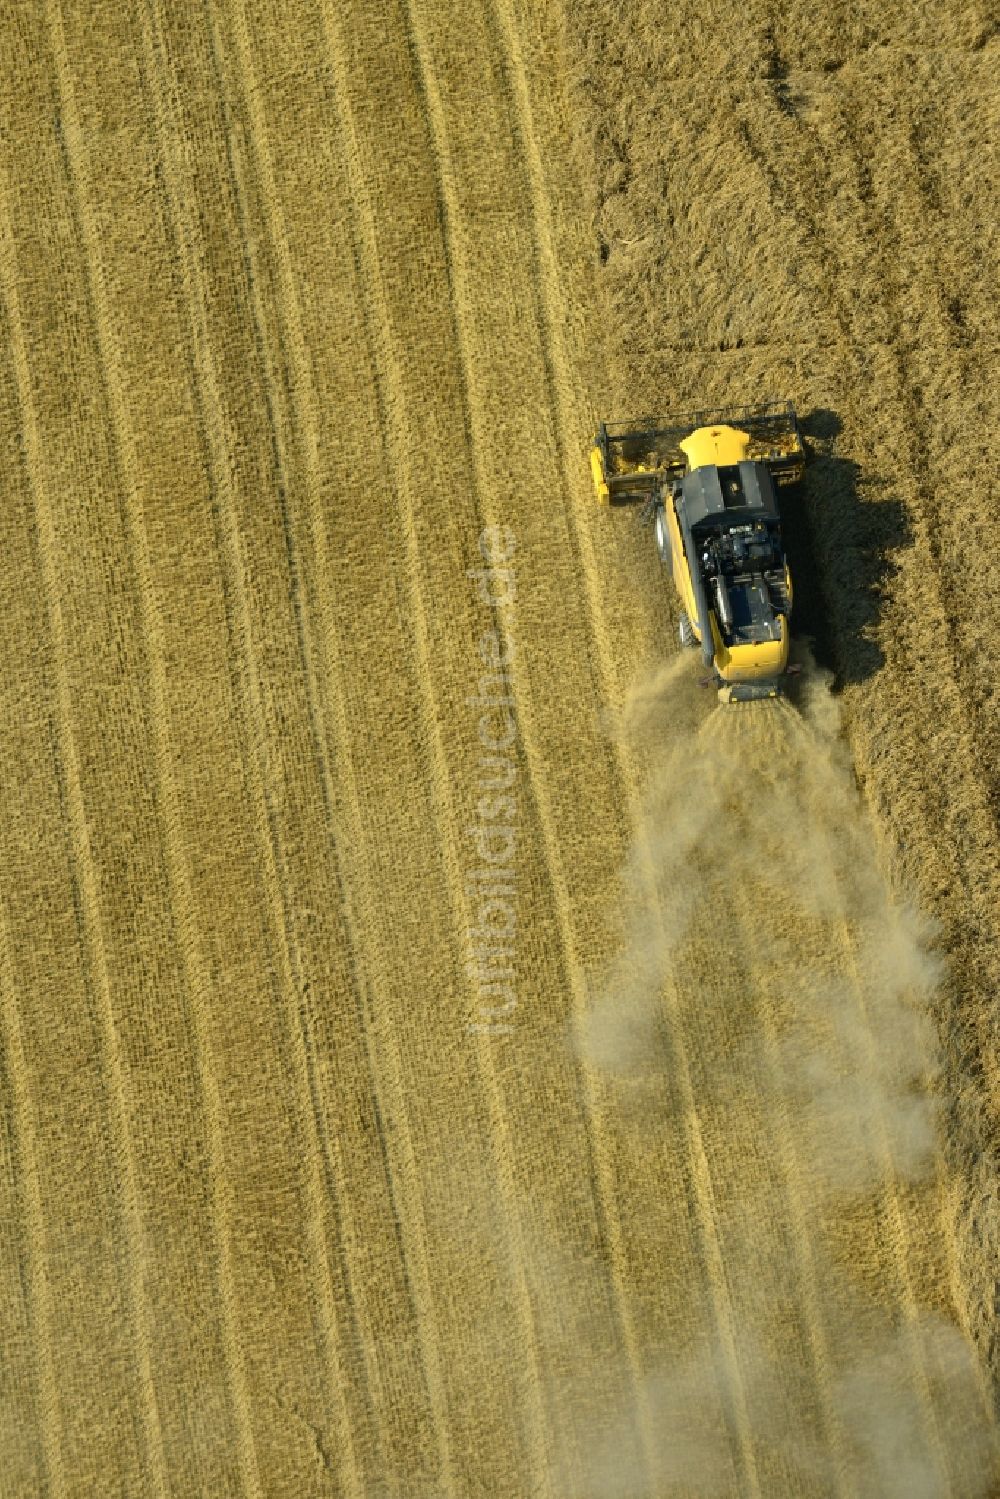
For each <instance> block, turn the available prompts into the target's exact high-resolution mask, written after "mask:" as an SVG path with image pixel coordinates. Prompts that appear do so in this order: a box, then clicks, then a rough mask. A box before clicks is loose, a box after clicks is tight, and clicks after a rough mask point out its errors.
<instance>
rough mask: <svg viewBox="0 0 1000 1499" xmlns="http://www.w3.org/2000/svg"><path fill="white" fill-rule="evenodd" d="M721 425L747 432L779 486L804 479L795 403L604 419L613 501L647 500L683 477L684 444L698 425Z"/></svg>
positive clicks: (601, 440) (603, 449)
mask: <svg viewBox="0 0 1000 1499" xmlns="http://www.w3.org/2000/svg"><path fill="white" fill-rule="evenodd" d="M716 426H727V427H736V428H738V429H739V430H740V431H742V432H746V433H747V435H748V437H749V438H750V446H749V451H748V454H747V456H748V457H749V458H750V459H752V460H754V461H756V462H758V463H764V464H766V465H767V467H768V469H769V470H770V472H771V476H772V478H773V479H774V481H775V483H776V484H793V483H794V482H795V480H796V479H800V478H801V477H802V471H803V467H804V465H805V449H804V447H803V445H802V434H801V432H800V430H799V424H798V421H797V419H796V416H795V408H794V407H793V405H792V403H791V401H770V402H765V403H763V404H761V405H758V406H728V407H709V408H708V409H707V410H705V411H690V412H687V413H678V414H676V415H674V416H669V417H662V418H661V417H654V416H641V417H636V418H634V419H633V420H631V421H627V422H602V423H601V425H600V427H599V428H598V430H597V436H596V438H595V445H596V447H597V449H598V450H599V452H600V457H601V467H602V469H603V471H604V482H605V483H606V484H607V486H608V496H607V497H608V499H609V500H610V502H611V503H612V504H613V505H623V504H628V503H631V502H632V501H635V500H643V499H647V498H648V497H649V496H650V495H651V494H655V493H656V492H657V491H658V490H659V489H660V488H661V487H662V486H663V484H665V483H666V482H668V481H669V480H670V479H675V478H680V477H681V476H682V475H683V473H684V471H685V468H686V460H685V457H684V454H683V453H682V452H681V448H680V444H681V442H682V441H683V440H684V438H685V437H688V436H690V434H691V433H692V432H693V431H695V429H696V428H698V427H716Z"/></svg>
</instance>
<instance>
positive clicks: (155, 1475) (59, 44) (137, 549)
mask: <svg viewBox="0 0 1000 1499" xmlns="http://www.w3.org/2000/svg"><path fill="white" fill-rule="evenodd" d="M46 21H47V25H48V29H49V34H50V38H51V45H52V53H53V58H54V61H55V67H56V78H57V87H58V94H59V99H60V104H61V113H62V118H63V137H62V138H63V146H64V153H65V165H66V173H67V179H68V182H69V185H70V193H71V198H72V201H73V205H74V212H75V215H76V219H77V227H78V230H79V235H80V240H81V243H82V245H83V248H84V252H85V261H86V267H87V280H88V288H89V296H90V310H91V316H92V320H93V329H94V337H95V340H96V347H97V350H98V354H99V359H100V367H101V383H102V387H103V390H104V395H105V401H106V405H107V410H108V416H109V419H110V423H111V430H112V435H113V441H114V451H115V453H116V455H117V467H118V475H119V482H120V484H121V486H122V495H123V499H124V505H125V512H126V520H127V529H128V534H129V537H130V543H131V552H132V563H133V567H134V569H135V574H136V582H137V586H138V596H139V604H140V615H141V620H142V625H141V628H142V637H143V642H144V646H145V654H146V669H147V673H148V679H149V689H150V698H151V723H150V732H151V737H152V740H153V749H154V764H155V773H156V784H157V787H158V789H159V793H160V797H161V798H162V800H161V801H160V802H159V809H160V816H161V818H162V821H161V835H162V837H163V844H164V853H165V856H166V860H167V869H168V878H169V885H170V890H171V906H172V910H173V915H174V919H175V921H176V922H177V926H178V936H179V951H180V954H181V956H182V960H183V966H184V971H185V976H186V983H187V991H188V995H189V1015H190V1019H191V1022H192V1027H193V1041H194V1047H195V1053H196V1058H195V1060H196V1068H197V1075H198V1080H199V1086H200V1090H201V1094H202V1102H203V1107H204V1110H205V1122H206V1127H207V1133H208V1142H209V1151H210V1155H211V1162H212V1165H211V1170H210V1176H211V1182H212V1213H213V1220H214V1225H215V1243H216V1255H217V1260H216V1264H217V1276H218V1281H217V1289H218V1293H219V1298H220V1304H221V1309H222V1322H223V1329H224V1338H225V1344H226V1368H227V1376H228V1379H229V1381H230V1393H231V1399H232V1408H233V1413H234V1417H235V1420H236V1424H237V1430H238V1457H239V1464H240V1470H241V1474H242V1477H243V1482H244V1487H245V1489H246V1492H247V1494H248V1495H249V1496H250V1499H260V1495H261V1485H260V1474H259V1471H258V1468H257V1458H256V1452H255V1447H254V1439H253V1427H252V1420H251V1416H250V1402H249V1394H248V1391H247V1385H246V1371H245V1368H244V1363H243V1352H242V1347H241V1343H240V1333H239V1317H238V1311H237V1307H236V1294H235V1287H234V1283H233V1277H232V1267H231V1260H230V1249H229V1242H228V1236H229V1231H230V1225H229V1219H230V1207H229V1204H228V1202H227V1196H228V1192H227V1184H226V1182H227V1179H226V1175H225V1170H224V1149H223V1139H222V1126H221V1114H222V1103H221V1099H220V1096H219V1090H218V1084H217V1080H216V1078H215V1074H214V1071H213V1060H212V1054H211V1041H210V1037H209V1034H208V1027H207V1016H206V1004H205V998H204V995H205V989H206V975H205V970H204V963H203V958H202V955H201V953H200V951H199V941H198V935H197V915H196V912H195V909H194V905H193V902H192V899H191V893H190V888H189V885H188V876H187V871H186V869H185V864H184V857H185V856H184V851H183V828H182V822H181V816H180V811H179V808H178V805H177V798H176V790H175V786H174V781H173V770H172V767H171V763H170V747H169V744H168V742H167V737H166V736H167V731H168V720H167V704H166V697H167V694H166V681H165V676H164V667H163V640H162V630H161V626H160V622H159V619H158V607H157V603H156V595H155V589H154V584H153V580H152V575H151V569H150V563H149V555H148V549H147V543H146V539H145V536H144V532H143V519H142V515H141V505H140V501H139V497H138V495H137V493H136V489H135V472H136V466H135V459H134V453H133V451H132V443H131V434H130V430H129V424H128V402H127V401H126V399H125V393H124V391H123V390H122V388H121V377H120V364H121V361H120V354H119V351H118V349H117V347H116V344H115V334H114V332H113V331H112V323H111V317H110V311H109V308H108V305H107V297H106V293H105V289H104V284H103V266H102V261H101V254H100V244H99V237H98V234H97V228H96V224H95V222H94V218H93V214H92V208H91V203H90V192H91V188H90V186H89V180H88V178H89V171H88V165H87V155H86V146H85V144H84V140H83V136H82V133H81V130H80V123H79V120H78V118H77V113H76V105H75V98H74V90H73V81H72V67H71V63H70V59H69V56H68V53H67V49H66V42H65V36H64V32H63V25H62V17H61V14H60V11H59V6H58V3H57V0H48V3H47V5H46ZM43 514H45V512H44V509H43V510H42V511H41V512H40V517H41V515H43ZM46 529H47V531H48V535H47V537H46V538H45V544H44V545H43V552H44V553H48V551H49V549H50V547H51V546H52V545H53V544H54V542H53V536H52V530H51V518H50V517H46ZM52 566H53V564H52V562H51V561H49V562H48V563H47V571H48V574H49V578H50V583H54V574H53V571H52ZM53 597H55V595H54V594H53ZM56 613H57V611H56ZM63 653H64V647H63V646H62V644H61V642H60V644H59V646H58V648H57V655H58V656H60V657H61V656H62V655H63ZM60 690H61V692H63V691H65V688H64V685H63V684H61V688H60ZM69 707H70V705H69V703H68V702H66V703H64V705H63V715H64V717H65V715H66V713H67V711H68V710H69ZM68 742H69V743H70V744H71V743H72V739H71V737H70V739H69V741H68ZM69 767H70V775H69V781H70V788H71V800H72V804H73V806H74V808H75V809H76V810H75V811H74V821H75V822H77V823H83V807H82V798H81V793H80V785H79V770H78V767H76V766H75V764H74V758H73V756H72V755H71V756H70V759H69ZM80 836H81V837H82V838H83V840H84V848H86V846H87V845H86V832H85V825H84V827H83V828H82V829H81V833H80ZM89 880H90V882H91V883H92V882H93V873H92V871H91V874H90V876H89ZM87 901H88V907H89V914H90V917H91V919H96V918H97V916H98V908H97V896H96V889H94V890H92V891H88V897H87ZM88 924H89V922H88ZM102 974H103V980H102V983H101V993H102V1008H105V1007H106V1009H107V1012H108V1018H107V1025H108V1026H109V1027H110V1028H112V1029H113V1018H112V1014H111V999H110V994H109V993H108V990H107V977H106V969H105V968H104V967H102ZM114 1077H115V1087H116V1091H117V1093H118V1094H119V1095H120V1097H119V1100H118V1104H117V1113H118V1118H117V1119H116V1125H117V1126H118V1127H119V1128H120V1129H121V1130H122V1131H123V1132H124V1131H127V1118H126V1114H125V1103H124V1096H123V1083H122V1078H121V1064H120V1059H118V1058H117V1056H116V1057H115V1067H114ZM130 1196H131V1198H132V1204H133V1205H132V1208H131V1213H132V1215H133V1217H134V1219H135V1223H134V1225H133V1228H132V1240H133V1246H134V1247H133V1250H132V1252H131V1253H130V1255H129V1260H130V1264H131V1266H132V1273H133V1276H134V1278H135V1280H136V1282H137V1284H136V1285H135V1286H134V1287H133V1290H132V1295H133V1310H132V1315H133V1318H134V1319H136V1321H137V1326H138V1327H139V1328H141V1329H142V1332H141V1343H140V1347H141V1350H142V1351H141V1357H142V1369H141V1379H140V1388H141V1391H142V1395H143V1404H144V1409H145V1411H146V1420H147V1422H148V1424H149V1428H150V1448H151V1450H150V1452H149V1461H150V1464H151V1472H150V1479H151V1482H152V1484H153V1487H154V1490H155V1492H156V1493H163V1494H165V1492H166V1473H165V1465H164V1455H163V1448H162V1439H161V1437H160V1432H159V1419H158V1416H157V1415H156V1401H155V1391H154V1388H153V1380H152V1372H151V1366H150V1359H149V1348H148V1329H147V1328H146V1326H145V1318H144V1314H143V1311H142V1307H143V1293H142V1285H141V1277H142V1265H143V1259H142V1254H141V1251H140V1248H139V1246H140V1245H141V1224H140V1223H139V1221H138V1220H139V1210H138V1205H137V1204H136V1203H135V1184H134V1177H133V1179H132V1181H131V1184H130Z"/></svg>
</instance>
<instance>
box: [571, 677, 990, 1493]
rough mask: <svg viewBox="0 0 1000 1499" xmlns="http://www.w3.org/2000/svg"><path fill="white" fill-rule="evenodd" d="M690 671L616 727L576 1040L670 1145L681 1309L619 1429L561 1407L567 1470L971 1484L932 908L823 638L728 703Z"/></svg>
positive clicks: (984, 1430)
mask: <svg viewBox="0 0 1000 1499" xmlns="http://www.w3.org/2000/svg"><path fill="white" fill-rule="evenodd" d="M696 671H697V667H696V666H695V667H694V668H692V663H691V660H690V658H688V657H680V658H677V659H676V660H674V661H672V662H670V663H669V664H668V665H667V666H665V667H664V668H663V669H662V670H661V671H660V672H658V673H657V674H656V676H655V677H653V678H651V679H649V680H646V681H644V682H642V683H640V684H638V685H637V687H636V689H635V690H634V691H633V693H632V694H631V695H630V697H629V700H628V702H627V703H626V705H625V709H624V711H623V713H622V715H621V720H620V722H619V724H618V726H617V731H618V732H619V733H620V734H621V735H622V736H623V737H624V739H625V740H626V742H627V743H628V745H629V748H630V751H631V752H632V753H633V754H634V756H635V759H636V763H637V764H638V765H640V766H641V767H642V774H643V779H644V786H643V795H642V805H641V812H640V816H639V826H638V829H637V832H636V836H635V840H634V843H633V847H632V850H631V853H630V855H629V858H628V860H627V862H626V865H625V867H624V869H623V870H622V875H621V909H622V910H623V911H624V912H626V913H627V916H626V919H625V922H624V929H623V932H622V941H621V949H620V953H619V956H618V958H617V960H616V962H615V964H614V966H613V968H612V969H611V971H610V972H608V973H606V974H604V975H602V976H601V977H600V980H599V981H598V982H595V984H594V986H593V992H592V1002H591V1005H590V1009H589V1014H588V1021H587V1025H586V1027H585V1031H584V1036H583V1040H582V1043H581V1052H582V1060H583V1062H584V1063H585V1064H586V1065H587V1066H589V1067H591V1068H592V1069H594V1072H595V1074H596V1075H598V1076H599V1077H600V1078H601V1079H602V1081H603V1084H604V1086H605V1087H606V1089H607V1090H608V1092H607V1096H608V1097H609V1098H611V1099H612V1100H613V1101H614V1106H615V1107H616V1108H618V1109H619V1110H620V1113H621V1117H622V1118H623V1119H624V1120H626V1121H630V1122H631V1125H632V1127H633V1128H635V1130H636V1137H637V1138H640V1137H642V1135H643V1133H644V1134H645V1136H648V1139H649V1141H650V1142H652V1143H651V1145H650V1148H651V1149H656V1148H660V1149H662V1151H663V1152H665V1153H666V1152H670V1151H672V1152H673V1153H674V1155H675V1156H676V1155H677V1154H678V1153H682V1154H683V1156H684V1161H683V1170H684V1172H685V1174H686V1176H687V1178H688V1179H689V1180H690V1182H691V1183H692V1185H691V1189H690V1193H689V1196H690V1199H691V1206H690V1207H689V1221H688V1224H687V1233H688V1236H689V1238H690V1241H691V1244H692V1249H691V1256H690V1259H689V1261H688V1262H687V1263H688V1265H689V1267H693V1268H689V1269H688V1270H687V1272H686V1276H687V1279H686V1281H685V1282H684V1283H681V1284H678V1285H677V1286H676V1288H675V1292H674V1295H675V1300H676V1302H677V1304H678V1305H679V1306H681V1307H682V1308H683V1307H684V1306H685V1305H687V1306H689V1308H690V1311H689V1312H685V1311H683V1310H682V1312H681V1313H680V1315H681V1316H682V1317H687V1321H686V1323H684V1324H683V1325H684V1327H685V1334H684V1338H683V1348H678V1349H676V1350H675V1349H673V1348H672V1347H671V1340H670V1336H669V1333H668V1332H667V1331H666V1330H665V1326H664V1325H662V1324H661V1323H659V1322H658V1320H657V1316H656V1315H650V1317H649V1319H648V1325H645V1326H642V1327H640V1328H639V1329H638V1331H637V1340H638V1343H639V1344H640V1345H641V1348H642V1349H643V1350H644V1352H643V1353H642V1354H641V1357H640V1358H639V1363H640V1364H641V1374H639V1375H638V1376H637V1377H635V1378H633V1397H634V1398H633V1402H632V1405H631V1407H630V1408H629V1410H628V1411H626V1412H625V1413H624V1414H623V1416H622V1426H621V1430H620V1431H617V1432H615V1431H612V1432H610V1433H609V1432H608V1431H605V1432H604V1433H603V1435H602V1436H601V1438H600V1439H597V1438H596V1437H593V1436H592V1435H591V1434H589V1433H583V1432H573V1431H572V1423H571V1421H570V1425H569V1427H568V1429H567V1435H566V1455H565V1456H564V1458H563V1459H562V1471H561V1473H560V1475H559V1479H558V1482H557V1485H556V1486H557V1489H559V1490H560V1491H565V1492H572V1493H573V1494H574V1495H579V1496H584V1495H588V1496H589V1495H593V1496H595V1499H597V1496H603V1499H612V1496H622V1499H625V1496H629V1499H642V1496H645V1495H647V1494H648V1495H654V1494H655V1495H659V1494H675V1493H676V1494H692V1495H704V1496H716V1495H729V1494H741V1493H748V1494H768V1495H769V1494H789V1495H799V1494H827V1493H829V1494H857V1495H879V1496H889V1499H904V1496H906V1499H910V1496H914V1499H936V1496H938V1495H955V1496H975V1495H985V1494H987V1493H989V1492H991V1491H993V1488H992V1485H993V1484H994V1483H995V1482H996V1481H997V1478H998V1470H997V1466H996V1458H997V1453H996V1446H995V1434H994V1428H993V1425H992V1421H991V1419H990V1416H989V1415H988V1412H987V1404H986V1398H985V1395H984V1385H983V1383H982V1380H981V1376H980V1372H979V1369H978V1365H977V1364H976V1363H975V1361H974V1358H973V1355H972V1353H971V1351H970V1349H969V1347H968V1345H967V1343H966V1341H965V1339H964V1337H963V1335H962V1334H961V1332H960V1331H959V1330H958V1328H957V1326H956V1325H955V1322H954V1316H953V1312H952V1305H951V1299H950V1293H949V1290H948V1284H947V1276H948V1271H947V1268H946V1266H945V1264H944V1250H943V1248H942V1244H943V1234H942V1230H941V1227H940V1214H941V1197H940V1189H941V1175H942V1171H943V1167H942V1165H941V1161H940V1155H939V1151H938V1147H937V1141H938V1094H937V1091H936V1076H937V1067H938V1060H937V1043H936V1031H935V1026H934V1023H933V1019H932V1013H933V998H934V993H935V989H936V987H937V986H938V985H939V983H940V982H941V978H942V973H943V966H942V965H943V958H942V955H941V953H940V951H939V937H938V934H937V932H936V931H935V929H934V927H933V925H932V924H931V923H930V922H929V921H928V920H927V919H926V917H924V916H923V915H922V914H921V913H920V912H919V911H918V910H917V909H916V907H915V906H914V904H913V903H912V902H910V901H908V900H907V899H906V898H905V895H903V894H902V893H900V892H898V891H896V890H894V889H893V888H892V887H891V885H890V882H889V880H888V878H887V877H886V875H885V874H884V872H883V870H882V869H881V868H880V863H879V859H878V855H877V849H876V844H875V841H874V837H873V833H872V830H871V826H870V823H869V821H868V819H867V816H866V813H865V811H864V808H863V804H862V802H861V798H860V795H859V793H858V790H857V787H856V784H855V781H854V777H853V773H852V770H851V764H850V758H849V753H848V751H847V748H846V746H845V744H844V742H843V740H842V738H841V737H840V735H839V708H838V704H837V701H836V699H835V698H833V697H832V696H831V694H830V691H829V684H828V681H827V679H826V678H825V676H824V674H823V673H822V672H820V671H819V670H818V669H817V668H816V667H815V666H814V665H813V663H812V662H811V660H810V659H809V658H808V655H807V654H806V658H805V660H804V670H803V672H802V675H801V677H800V678H799V679H798V683H799V685H798V690H797V693H796V696H795V699H794V701H788V700H784V701H776V702H765V703H753V704H744V705H734V706H730V707H718V706H716V705H715V703H714V694H711V695H710V693H709V692H706V691H704V690H703V689H702V688H701V687H699V685H698V683H697V679H696ZM666 1268H668V1269H671V1270H672V1272H673V1274H674V1277H675V1279H677V1278H678V1276H679V1274H680V1272H679V1271H678V1270H677V1267H676V1266H673V1267H669V1266H668V1267H666ZM677 1325H680V1324H677ZM632 1363H633V1370H634V1368H635V1365H636V1359H635V1357H633V1360H632ZM571 1404H572V1402H570V1405H571ZM643 1426H644V1427H645V1433H646V1434H645V1438H644V1441H645V1447H644V1457H643V1459H642V1461H639V1460H638V1459H636V1458H635V1457H634V1451H635V1447H634V1432H635V1430H637V1429H639V1428H642V1427H643ZM571 1453H572V1456H571V1455H570V1454H571ZM626 1454H633V1455H632V1456H626Z"/></svg>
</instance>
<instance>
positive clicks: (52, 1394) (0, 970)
mask: <svg viewBox="0 0 1000 1499" xmlns="http://www.w3.org/2000/svg"><path fill="white" fill-rule="evenodd" d="M3 202H4V199H3V196H2V193H0V224H3V223H5V219H4V217H3V213H2V204H3ZM3 233H4V230H3V229H2V228H0V236H2V235H3ZM3 253H4V251H3V248H0V255H2V254H3ZM5 281H6V275H5V274H4V273H3V272H0V284H2V283H3V282H5ZM11 321H13V320H12V319H11ZM0 1038H2V1048H0V1049H2V1051H3V1053H4V1055H5V1056H7V1057H9V1059H10V1065H9V1067H7V1068H4V1069H3V1072H2V1078H0V1081H2V1082H3V1083H4V1085H5V1086H6V1087H9V1089H10V1109H11V1115H12V1131H13V1135H14V1149H15V1161H16V1170H17V1179H18V1183H19V1186H20V1190H21V1191H22V1193H23V1194H24V1203H25V1207H24V1223H25V1228H26V1230H27V1235H26V1237H27V1243H26V1244H25V1245H24V1249H23V1253H24V1257H25V1261H26V1273H25V1281H26V1285H25V1294H26V1296H27V1300H28V1317H29V1325H30V1328H31V1337H32V1356H33V1362H34V1366H35V1407H36V1410H37V1412H38V1417H39V1427H40V1430H39V1433H38V1441H39V1445H40V1447H41V1451H42V1466H43V1471H44V1474H45V1490H46V1493H48V1494H52V1495H55V1496H59V1495H61V1494H65V1493H66V1492H67V1488H66V1472H65V1466H64V1464H63V1455H62V1440H61V1431H62V1417H61V1414H60V1407H59V1382H58V1379H57V1377H56V1370H55V1361H54V1359H53V1356H52V1321H53V1315H54V1314H53V1306H52V1297H51V1295H50V1292H49V1283H48V1277H47V1275H46V1270H45V1260H46V1247H47V1242H48V1233H47V1230H46V1227H45V1214H44V1210H43V1207H42V1196H41V1192H40V1191H39V1186H38V1182H39V1171H38V1157H39V1149H38V1141H37V1136H36V1130H35V1117H34V1105H33V1103H32V1098H31V1085H30V1081H29V1077H30V1074H29V1071H28V1067H27V1062H26V1058H25V1054H24V1043H23V1040H22V1036H21V1017H20V1014H19V1010H18V985H17V974H16V971H15V964H14V958H13V950H12V945H11V941H10V931H9V928H8V924H7V913H6V909H5V906H4V901H3V896H2V894H0Z"/></svg>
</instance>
